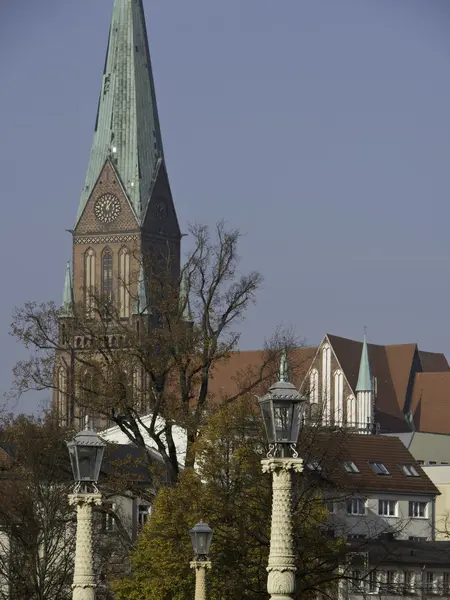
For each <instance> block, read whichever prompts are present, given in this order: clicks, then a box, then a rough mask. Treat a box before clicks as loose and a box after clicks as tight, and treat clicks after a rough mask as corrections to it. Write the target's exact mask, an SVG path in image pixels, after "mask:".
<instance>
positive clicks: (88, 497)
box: [69, 494, 103, 506]
mask: <svg viewBox="0 0 450 600" xmlns="http://www.w3.org/2000/svg"><path fill="white" fill-rule="evenodd" d="M102 501H103V497H102V495H101V494H69V505H70V506H82V505H88V506H101V505H102Z"/></svg>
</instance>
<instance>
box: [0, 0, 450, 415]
mask: <svg viewBox="0 0 450 600" xmlns="http://www.w3.org/2000/svg"><path fill="white" fill-rule="evenodd" d="M144 4H145V9H146V15H147V25H148V31H149V38H150V49H151V53H152V61H153V67H154V72H155V79H156V88H157V97H158V105H159V111H160V117H161V122H162V129H163V139H164V145H165V153H166V159H167V163H168V168H169V176H170V180H171V184H172V190H173V193H174V198H175V202H176V206H177V210H178V214H179V219H180V222H181V225H182V228H183V229H184V230H186V228H187V223H188V222H193V221H195V222H206V223H210V224H213V223H214V222H215V221H216V220H218V219H219V218H224V219H226V220H227V221H228V223H229V224H230V225H231V226H236V227H239V228H240V229H241V230H242V231H243V232H244V233H245V237H244V239H243V241H242V245H241V254H242V257H243V263H242V265H243V268H245V269H250V268H252V269H253V268H255V269H258V270H260V271H261V272H262V273H263V275H264V277H265V282H264V288H263V290H262V291H261V294H260V296H259V300H258V303H257V305H256V306H255V307H254V308H252V309H251V310H250V312H249V314H248V318H247V320H246V322H245V324H244V325H243V337H242V347H243V348H255V347H259V346H260V345H261V344H262V343H263V339H264V337H265V336H266V335H270V333H271V332H272V330H273V329H274V327H275V326H276V325H277V324H278V323H279V322H280V321H282V322H284V323H285V324H290V323H292V324H294V325H295V328H296V331H297V333H298V335H299V336H301V337H303V338H305V339H306V341H307V342H308V343H309V344H316V343H318V342H319V341H320V339H321V338H322V337H323V335H324V333H325V332H330V333H335V334H338V335H342V336H346V337H352V338H357V339H361V338H362V335H363V327H364V325H367V327H368V335H369V340H370V341H371V342H374V343H404V342H417V343H419V344H420V346H421V347H422V348H423V349H426V350H435V351H444V352H446V354H447V356H450V336H449V329H450V324H449V319H448V315H449V305H450V277H449V271H450V269H449V254H450V234H449V220H450V219H449V217H450V208H449V206H450V193H449V192H450V190H449V187H450V186H449V177H450V168H449V161H450V131H449V129H450V116H449V107H450V76H449V72H450V69H449V66H450V65H449V50H450V42H449V36H448V32H449V28H450V3H449V2H448V0H426V1H424V0H396V1H395V2H393V1H392V0H278V1H277V2H275V1H274V0H227V1H226V2H225V1H220V2H219V1H216V2H214V1H211V0H189V1H186V0H145V1H144ZM111 8H112V0H77V1H75V2H74V1H73V0H40V1H39V2H36V0H15V1H14V2H5V1H2V2H0V82H1V84H0V141H1V143H0V180H1V196H2V202H1V207H2V217H1V220H0V229H1V231H0V250H1V256H2V259H3V260H2V269H1V275H2V282H3V283H2V286H1V294H0V378H1V379H0V381H1V384H0V388H1V389H2V390H7V389H8V388H9V385H10V381H11V368H12V365H13V364H14V362H15V361H16V360H17V359H18V358H20V357H21V356H23V355H24V353H23V351H22V350H21V348H20V347H19V346H17V344H15V342H14V341H13V340H12V339H11V338H10V337H8V329H9V324H10V321H11V313H12V310H13V307H14V306H16V305H21V304H23V303H24V302H25V301H26V300H47V299H56V300H59V299H60V297H61V293H62V285H63V277H64V266H65V262H66V260H67V259H68V258H70V255H71V237H70V234H68V233H66V232H65V229H66V228H70V227H71V226H72V225H73V222H74V218H75V215H76V211H77V205H78V200H79V193H80V190H81V187H82V185H83V181H84V176H85V170H86V167H87V163H88V157H89V152H90V146H91V141H92V133H93V125H94V119H95V113H96V107H97V98H98V93H99V89H100V82H101V73H102V68H103V61H104V56H105V50H106V42H107V35H108V29H109V20H110V15H111ZM36 405H37V402H36V398H35V397H34V398H33V397H29V398H27V399H23V400H22V401H21V403H20V405H19V407H16V410H32V409H33V408H34V407H35V406H36Z"/></svg>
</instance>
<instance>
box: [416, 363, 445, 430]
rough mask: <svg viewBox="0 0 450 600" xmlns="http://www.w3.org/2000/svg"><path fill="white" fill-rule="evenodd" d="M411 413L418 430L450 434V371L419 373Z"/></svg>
mask: <svg viewBox="0 0 450 600" xmlns="http://www.w3.org/2000/svg"><path fill="white" fill-rule="evenodd" d="M411 414H412V416H413V420H414V425H415V427H416V430H417V431H426V432H429V433H447V434H450V371H445V372H442V373H417V375H416V378H415V381H414V388H413V394H412V402H411Z"/></svg>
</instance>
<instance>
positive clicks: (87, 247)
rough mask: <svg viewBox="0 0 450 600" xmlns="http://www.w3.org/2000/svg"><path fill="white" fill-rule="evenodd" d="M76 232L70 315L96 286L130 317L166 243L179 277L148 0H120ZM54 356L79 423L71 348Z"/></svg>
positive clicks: (62, 399)
mask: <svg viewBox="0 0 450 600" xmlns="http://www.w3.org/2000/svg"><path fill="white" fill-rule="evenodd" d="M72 235H73V268H72V270H71V269H70V265H68V267H67V270H66V278H65V284H64V311H65V314H66V315H67V317H70V314H71V308H72V305H73V303H74V302H75V304H77V305H78V304H81V303H83V304H84V305H85V306H86V310H87V311H89V305H90V302H92V290H94V289H95V290H98V291H100V292H101V294H102V296H103V297H105V296H106V297H108V296H109V297H111V298H112V299H113V301H114V302H116V303H117V307H118V310H119V311H120V319H124V320H127V319H128V320H131V319H132V318H133V311H134V305H135V299H136V298H139V299H140V301H141V303H145V301H146V300H145V296H146V295H147V294H148V293H149V292H148V289H149V286H148V281H146V279H147V276H146V273H145V269H143V268H142V264H143V261H142V257H143V256H152V254H154V253H158V252H159V253H161V252H163V251H167V249H168V250H169V252H170V255H171V257H172V265H173V266H172V269H173V271H172V272H173V275H174V278H175V279H176V280H178V278H179V271H180V240H181V235H180V228H179V225H178V220H177V216H176V212H175V207H174V203H173V199H172V194H171V191H170V185H169V180H168V176H167V170H166V164H165V161H164V152H163V146H162V138H161V130H160V124H159V118H158V110H157V105H156V95H155V86H154V81H153V74H152V67H151V61H150V53H149V46H148V39H147V31H146V25H145V16H144V8H143V2H142V0H114V6H113V14H112V21H111V29H110V33H109V41H108V47H107V53H106V62H105V67H104V72H103V78H102V85H101V90H100V98H99V103H98V111H97V118H96V122H95V130H94V140H93V144H92V150H91V156H90V160H89V165H88V169H87V174H86V180H85V184H84V187H83V190H82V192H81V198H80V203H79V207H78V213H77V216H76V220H75V225H74V228H73V230H72ZM136 273H141V275H140V277H139V276H138V277H136ZM139 282H140V283H139ZM138 288H139V289H138ZM64 318H65V317H63V318H62V327H64V323H63V321H64ZM80 344H82V342H81V343H80ZM72 352H73V350H72ZM59 358H60V359H61V358H62V356H60V357H59ZM56 363H57V364H56V368H55V380H56V385H55V392H54V398H53V406H54V408H55V409H56V410H57V412H58V415H59V417H60V419H61V420H62V421H63V422H66V423H71V424H73V425H75V426H77V427H78V426H80V425H81V420H82V418H83V415H82V414H81V412H80V410H79V409H77V407H76V406H75V403H74V400H73V394H71V393H70V390H71V389H72V388H71V385H72V386H73V376H72V372H73V356H72V359H71V357H70V356H69V355H68V353H66V355H65V356H64V360H58V359H57V361H56ZM71 363H72V364H71ZM71 380H72V384H71Z"/></svg>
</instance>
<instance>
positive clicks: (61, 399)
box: [58, 367, 67, 421]
mask: <svg viewBox="0 0 450 600" xmlns="http://www.w3.org/2000/svg"><path fill="white" fill-rule="evenodd" d="M58 413H59V418H60V420H61V421H65V420H66V418H67V369H66V368H65V367H59V369H58Z"/></svg>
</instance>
